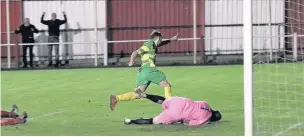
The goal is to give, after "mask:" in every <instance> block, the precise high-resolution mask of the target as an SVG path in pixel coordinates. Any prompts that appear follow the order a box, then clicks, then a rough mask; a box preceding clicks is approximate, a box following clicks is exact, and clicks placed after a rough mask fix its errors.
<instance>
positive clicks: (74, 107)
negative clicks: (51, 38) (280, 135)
mask: <svg viewBox="0 0 304 137" xmlns="http://www.w3.org/2000/svg"><path fill="white" fill-rule="evenodd" d="M300 67H302V66H300ZM303 68H304V66H303ZM159 69H160V70H162V71H163V72H164V73H165V74H166V75H167V76H168V79H169V81H170V83H171V84H172V86H173V93H174V95H176V96H183V97H189V98H192V99H194V100H206V101H208V102H209V103H210V104H211V106H212V107H213V108H216V109H218V110H220V111H222V113H223V119H222V121H221V122H218V123H215V124H211V125H208V126H205V127H187V126H183V125H169V126H164V125H142V126H139V125H124V124H123V122H122V121H123V119H124V118H125V117H128V118H139V117H153V116H156V115H157V114H158V113H159V112H160V111H161V107H160V106H159V105H157V104H154V103H152V102H150V101H148V100H145V99H142V100H135V101H129V102H120V103H119V104H118V105H117V107H116V110H115V111H113V112H112V111H110V110H109V100H108V99H109V95H111V94H121V93H125V92H130V91H132V90H133V89H134V85H135V76H136V68H113V69H104V68H100V69H73V70H36V71H4V72H2V76H1V77H2V87H1V90H2V91H1V94H2V97H1V99H2V104H1V107H2V108H4V109H10V107H11V105H12V104H18V105H19V108H20V109H21V110H26V111H27V112H28V113H29V117H30V118H32V119H30V120H29V121H28V123H26V124H24V125H18V126H8V127H2V129H1V132H2V135H172V136H174V135H243V134H244V125H243V113H244V112H243V74H242V72H243V71H242V69H243V68H242V66H208V67H161V68H159ZM260 70H262V68H260ZM264 70H268V68H267V67H264ZM301 72H302V71H301ZM301 72H300V73H301ZM302 74H303V73H302ZM302 80H303V79H302ZM299 84H301V83H299ZM258 86H259V87H261V86H262V85H258ZM263 86H264V85H263ZM299 87H300V86H299ZM264 88H265V89H266V88H267V89H272V90H275V89H276V87H275V88H274V87H273V86H271V85H268V87H267V86H265V87H264ZM300 88H301V87H300ZM300 88H299V89H294V91H293V93H299V94H300V93H302V95H303V91H304V89H303V88H302V89H300ZM296 90H298V91H296ZM148 92H149V93H152V94H159V95H163V89H161V88H160V87H158V86H156V85H151V87H149V89H148ZM259 95H261V94H259ZM272 95H274V96H276V97H277V96H279V97H280V98H282V99H284V98H285V97H284V96H283V95H278V94H277V93H276V94H267V96H272ZM292 97H294V96H292ZM268 98H269V97H268ZM258 99H259V101H260V102H259V103H260V105H268V106H269V104H267V103H263V102H262V101H261V100H263V99H262V98H258ZM288 99H289V97H288ZM290 99H291V98H290ZM299 99H302V100H304V98H303V96H300V97H298V100H299ZM261 102H262V103H261ZM268 103H269V102H268ZM299 103H300V101H299ZM303 104H304V103H303V101H302V104H296V105H297V107H299V108H303V107H304V105H303ZM294 105H295V104H294ZM275 106H276V105H274V104H271V107H275ZM264 107H267V106H264ZM263 109H265V110H266V108H259V110H263ZM265 113H266V114H270V111H269V110H268V111H266V112H265ZM261 114H262V113H259V115H261ZM263 114H264V113H263ZM295 114H296V113H295ZM302 114H303V113H302ZM272 115H273V114H272ZM261 119H262V120H263V123H262V124H261V126H264V125H263V124H265V123H266V121H267V120H269V118H262V117H261ZM270 119H271V118H270ZM293 119H295V120H298V119H299V120H301V121H304V118H303V115H298V117H297V118H291V117H289V120H293ZM272 120H273V119H272ZM282 120H284V119H279V120H278V122H280V121H282ZM274 122H276V121H274ZM274 122H272V123H274ZM272 123H269V124H272ZM266 124H267V123H266ZM278 124H280V123H278ZM289 124H290V125H292V124H293V123H292V122H289ZM294 124H296V123H294ZM285 125H287V126H289V125H288V124H285ZM296 129H297V130H290V131H288V132H286V134H292V135H300V132H299V129H298V128H296ZM274 130H275V131H274V132H280V131H281V129H274ZM300 131H301V130H300ZM261 132H265V134H267V133H271V134H272V133H274V132H266V130H261ZM303 132H304V131H303V129H302V133H303Z"/></svg>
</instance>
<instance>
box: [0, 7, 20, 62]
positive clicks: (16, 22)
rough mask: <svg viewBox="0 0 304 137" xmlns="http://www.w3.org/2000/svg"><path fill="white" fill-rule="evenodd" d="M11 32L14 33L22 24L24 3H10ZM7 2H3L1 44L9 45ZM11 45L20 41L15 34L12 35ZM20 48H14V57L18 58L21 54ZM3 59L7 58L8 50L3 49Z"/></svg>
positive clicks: (12, 49)
mask: <svg viewBox="0 0 304 137" xmlns="http://www.w3.org/2000/svg"><path fill="white" fill-rule="evenodd" d="M9 9H10V31H14V30H15V29H16V28H17V27H19V26H20V24H21V22H22V21H21V18H22V2H21V1H10V2H9ZM6 20H7V18H6V2H5V1H1V44H6V43H7V34H6V31H7V25H6ZM10 39H11V43H15V42H16V41H17V40H20V37H19V36H17V35H14V34H11V37H10ZM19 50H20V49H19V48H18V47H16V46H14V47H12V48H11V55H12V57H14V56H18V55H19V54H20V52H19ZM1 57H5V58H6V57H7V48H6V47H1Z"/></svg>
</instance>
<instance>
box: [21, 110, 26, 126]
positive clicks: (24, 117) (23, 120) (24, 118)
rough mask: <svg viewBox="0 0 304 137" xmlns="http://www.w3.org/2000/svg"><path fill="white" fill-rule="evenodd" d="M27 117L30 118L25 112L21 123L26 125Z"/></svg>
mask: <svg viewBox="0 0 304 137" xmlns="http://www.w3.org/2000/svg"><path fill="white" fill-rule="evenodd" d="M27 117H28V115H27V113H26V112H25V111H24V112H23V113H22V114H21V117H20V119H21V121H20V123H26V119H27Z"/></svg>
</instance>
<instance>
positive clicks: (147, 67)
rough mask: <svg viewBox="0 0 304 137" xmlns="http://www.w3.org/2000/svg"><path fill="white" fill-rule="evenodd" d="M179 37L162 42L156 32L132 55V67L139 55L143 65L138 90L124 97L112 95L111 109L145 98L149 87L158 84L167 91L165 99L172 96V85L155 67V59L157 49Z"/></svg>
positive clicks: (138, 77)
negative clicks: (120, 103)
mask: <svg viewBox="0 0 304 137" xmlns="http://www.w3.org/2000/svg"><path fill="white" fill-rule="evenodd" d="M177 40H178V35H176V36H174V37H172V38H171V39H169V40H165V41H162V34H161V33H160V32H159V31H156V30H154V31H153V32H152V33H151V34H150V39H149V40H148V41H147V42H145V43H144V44H143V45H142V46H141V48H139V49H138V50H136V51H134V52H133V53H132V55H131V58H130V62H129V66H132V65H133V63H134V59H135V58H136V56H137V55H140V56H141V62H142V65H141V67H140V68H139V70H138V73H137V76H136V88H135V90H134V91H132V92H128V93H125V94H122V95H117V96H114V95H111V97H110V108H111V110H114V107H115V105H116V104H117V102H118V101H127V100H134V99H140V98H142V97H145V96H144V95H145V94H143V93H144V92H145V91H146V89H147V88H148V86H149V85H150V84H151V82H152V83H155V84H158V85H160V86H161V87H163V88H164V90H165V97H166V98H169V97H171V96H172V91H171V85H170V84H169V82H168V81H167V79H166V75H165V74H164V73H163V72H161V71H160V70H158V69H157V68H156V67H155V58H156V53H157V48H158V47H161V46H164V45H167V44H169V43H170V42H171V41H177Z"/></svg>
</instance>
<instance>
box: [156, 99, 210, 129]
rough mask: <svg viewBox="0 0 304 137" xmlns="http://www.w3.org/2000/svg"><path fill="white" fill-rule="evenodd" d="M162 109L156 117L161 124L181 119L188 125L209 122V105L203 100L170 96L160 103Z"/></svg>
mask: <svg viewBox="0 0 304 137" xmlns="http://www.w3.org/2000/svg"><path fill="white" fill-rule="evenodd" d="M162 107H163V111H162V112H161V113H160V114H159V116H158V118H159V119H160V121H161V122H162V123H163V124H171V123H173V122H176V121H179V120H182V121H183V122H184V123H186V124H188V125H190V126H198V125H202V124H206V123H208V122H209V119H210V117H211V114H212V113H211V111H210V106H209V104H208V103H207V102H205V101H193V100H191V99H188V98H184V97H172V98H170V99H167V100H165V101H164V102H163V104H162Z"/></svg>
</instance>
